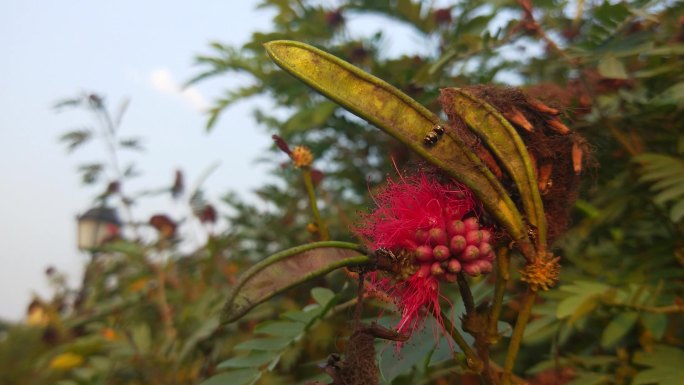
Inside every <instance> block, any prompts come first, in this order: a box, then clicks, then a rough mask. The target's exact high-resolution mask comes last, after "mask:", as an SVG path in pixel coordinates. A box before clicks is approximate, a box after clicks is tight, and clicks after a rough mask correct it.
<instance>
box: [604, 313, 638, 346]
mask: <svg viewBox="0 0 684 385" xmlns="http://www.w3.org/2000/svg"><path fill="white" fill-rule="evenodd" d="M638 319H639V313H637V312H633V311H631V312H626V313H620V314H618V315H617V316H616V317H615V318H613V319H612V320H611V321H610V323H609V324H608V326H606V328H605V329H604V330H603V335H602V336H601V347H603V348H604V349H609V348H612V347H613V346H615V344H616V343H618V341H620V340H621V339H622V338H623V337H624V336H626V335H627V333H629V331H630V330H632V328H633V327H634V325H635V324H636V322H637V320H638Z"/></svg>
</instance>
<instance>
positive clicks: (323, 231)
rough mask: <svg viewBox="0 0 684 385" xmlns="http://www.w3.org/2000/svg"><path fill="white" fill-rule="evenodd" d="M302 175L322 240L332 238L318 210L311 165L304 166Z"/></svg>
mask: <svg viewBox="0 0 684 385" xmlns="http://www.w3.org/2000/svg"><path fill="white" fill-rule="evenodd" d="M302 176H303V177H304V185H305V186H306V192H307V193H308V194H309V202H310V203H311V213H312V214H313V219H314V222H315V223H316V226H318V235H319V238H320V240H321V241H327V240H329V239H330V234H329V233H328V227H327V226H326V225H325V223H323V220H322V219H321V213H320V212H319V211H318V203H317V202H316V192H315V191H314V185H313V180H312V179H311V169H310V168H309V167H302Z"/></svg>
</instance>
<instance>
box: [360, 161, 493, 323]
mask: <svg viewBox="0 0 684 385" xmlns="http://www.w3.org/2000/svg"><path fill="white" fill-rule="evenodd" d="M374 200H375V203H376V205H377V208H376V209H375V210H374V211H373V212H371V213H369V214H366V215H365V216H363V217H362V220H361V223H360V224H359V225H358V226H357V228H356V232H357V233H358V234H359V235H360V236H362V237H363V238H365V239H366V241H367V242H368V243H369V246H370V247H372V248H374V249H386V250H388V251H389V252H391V255H392V256H393V258H392V274H390V276H382V277H381V276H379V275H378V274H376V275H375V278H374V283H375V286H376V287H377V288H378V289H380V290H383V291H385V292H387V293H388V294H389V295H390V296H391V297H392V298H394V299H395V301H396V303H397V306H398V308H399V310H400V312H401V319H400V321H399V324H398V325H397V331H398V332H399V333H402V334H406V333H408V334H410V333H412V332H413V331H414V330H416V329H417V328H420V327H422V325H423V323H424V320H425V313H426V312H427V313H432V314H433V315H434V316H435V318H436V320H437V322H438V323H439V325H440V327H442V328H443V322H442V319H441V312H440V303H439V300H440V293H439V286H440V284H441V283H444V282H447V283H452V282H455V281H456V278H457V277H456V274H458V273H460V272H461V271H463V272H464V273H465V274H468V275H479V274H483V273H487V272H489V271H491V268H492V264H491V263H492V261H493V259H494V254H493V252H492V251H491V250H492V248H491V245H489V241H490V240H491V233H490V232H489V230H486V229H481V228H480V226H479V223H478V222H477V218H476V217H466V216H467V215H470V214H472V213H473V212H474V211H478V210H479V207H478V205H477V204H476V201H475V200H474V198H473V196H472V193H471V192H470V190H468V189H467V188H466V187H465V186H462V185H460V184H458V183H455V182H451V183H443V182H440V181H439V180H438V179H437V177H436V176H435V175H432V174H427V173H425V172H419V173H417V174H415V175H411V176H406V177H400V178H399V179H398V180H396V181H394V180H389V181H388V183H387V186H386V187H385V188H383V189H382V190H381V191H380V192H379V193H378V194H377V195H376V196H375V197H374Z"/></svg>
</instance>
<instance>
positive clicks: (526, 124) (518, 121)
mask: <svg viewBox="0 0 684 385" xmlns="http://www.w3.org/2000/svg"><path fill="white" fill-rule="evenodd" d="M503 115H504V117H505V118H506V119H508V120H510V121H511V122H512V123H513V124H515V125H517V126H518V127H521V128H522V129H524V130H525V131H527V132H533V131H534V126H533V125H532V123H530V121H529V120H527V118H525V115H523V114H522V112H520V110H518V109H517V108H515V107H513V108H512V109H511V110H510V111H506V112H504V113H503Z"/></svg>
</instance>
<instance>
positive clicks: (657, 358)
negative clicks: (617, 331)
mask: <svg viewBox="0 0 684 385" xmlns="http://www.w3.org/2000/svg"><path fill="white" fill-rule="evenodd" d="M634 363H636V364H639V365H643V366H647V367H649V368H650V369H648V370H644V371H641V372H639V373H638V374H637V375H636V376H635V377H634V380H633V381H632V384H633V385H642V384H643V385H645V384H660V385H684V365H682V363H684V351H682V350H680V349H677V348H673V347H671V346H664V345H657V346H655V347H654V348H653V351H651V352H637V353H636V354H635V355H634Z"/></svg>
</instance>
